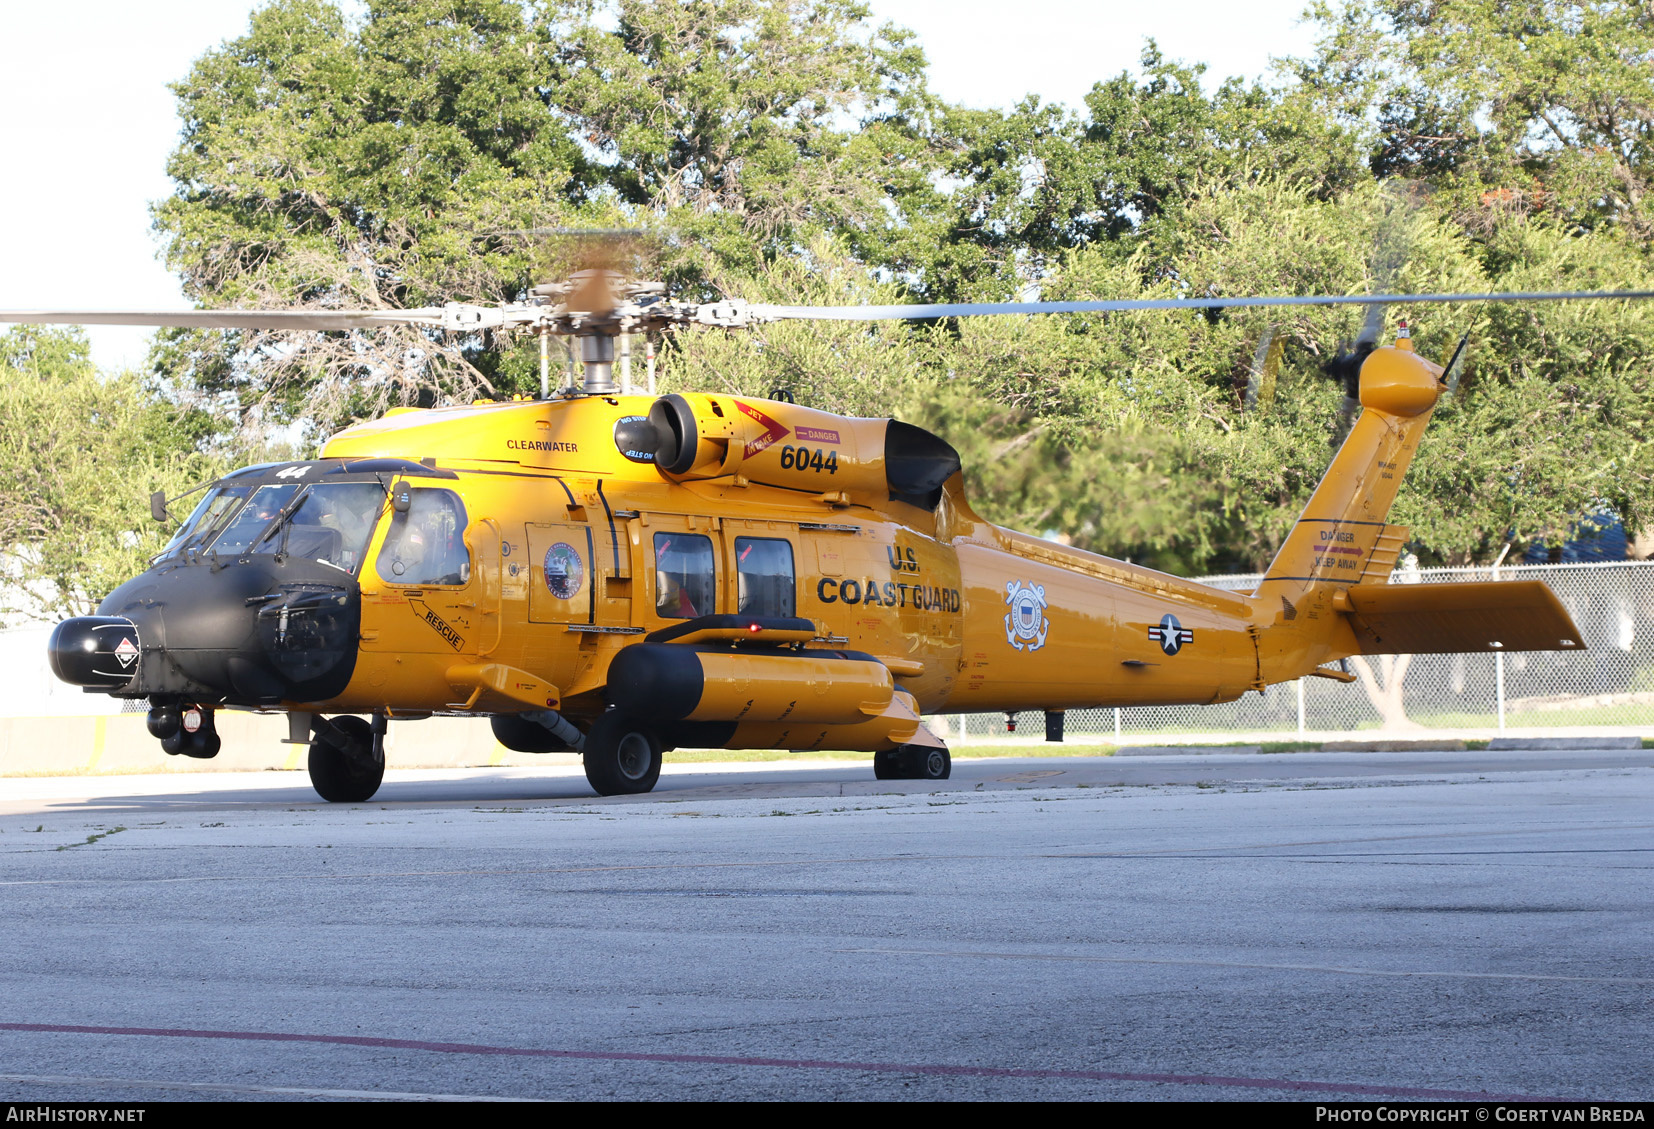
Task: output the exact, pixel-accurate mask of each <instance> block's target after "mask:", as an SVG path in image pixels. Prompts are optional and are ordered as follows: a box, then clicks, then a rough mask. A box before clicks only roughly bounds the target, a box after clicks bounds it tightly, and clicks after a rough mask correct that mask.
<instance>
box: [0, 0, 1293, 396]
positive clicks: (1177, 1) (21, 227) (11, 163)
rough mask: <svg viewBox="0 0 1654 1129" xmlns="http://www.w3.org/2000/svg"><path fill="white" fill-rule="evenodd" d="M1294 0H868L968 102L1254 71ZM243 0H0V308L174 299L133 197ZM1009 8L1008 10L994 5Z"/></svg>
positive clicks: (120, 339) (116, 336)
mask: <svg viewBox="0 0 1654 1129" xmlns="http://www.w3.org/2000/svg"><path fill="white" fill-rule="evenodd" d="M1304 4H1305V0H1251V2H1250V3H1245V4H1241V3H1235V2H1234V0H1227V2H1222V0H1160V2H1159V3H1156V4H1120V3H1112V2H1108V0H1102V2H1098V0H1093V2H1091V3H1079V2H1074V0H1012V2H1010V3H1007V2H1006V0H871V4H870V6H871V7H872V9H873V12H874V16H875V19H876V20H878V21H880V22H883V21H886V20H888V21H891V22H894V23H897V24H901V25H904V26H907V27H910V28H912V29H914V30H915V31H916V32H918V33H919V42H920V43H921V44H922V45H923V46H924V48H925V51H926V54H927V55H928V56H929V58H930V62H931V84H932V87H933V88H934V89H935V90H936V91H937V92H938V93H939V94H940V95H942V96H943V97H944V98H947V99H949V100H952V101H956V102H963V103H965V104H967V105H971V106H977V107H991V106H1000V107H1004V106H1010V105H1011V104H1013V103H1015V102H1017V101H1020V100H1021V99H1022V98H1023V97H1024V96H1026V95H1027V94H1030V93H1034V94H1038V95H1040V97H1041V98H1042V99H1044V100H1045V101H1048V102H1065V103H1067V104H1069V105H1074V106H1077V105H1079V104H1080V100H1081V98H1082V97H1083V96H1084V94H1085V93H1086V92H1087V91H1088V90H1090V89H1091V85H1092V84H1093V83H1094V82H1097V81H1099V80H1101V79H1104V78H1108V77H1112V76H1113V75H1116V74H1118V73H1119V72H1120V71H1122V70H1135V69H1136V64H1137V58H1138V56H1139V54H1140V53H1141V51H1142V47H1143V40H1144V39H1145V38H1147V37H1153V38H1154V39H1155V40H1156V41H1157V42H1158V43H1159V44H1160V47H1161V49H1162V51H1163V52H1164V53H1165V54H1166V55H1167V56H1168V57H1170V58H1174V59H1180V60H1183V61H1185V62H1191V63H1192V62H1204V63H1207V64H1208V65H1209V69H1208V72H1207V79H1208V82H1221V81H1222V80H1223V78H1225V77H1227V76H1229V75H1243V76H1247V77H1258V76H1260V75H1263V74H1264V73H1265V72H1266V71H1267V70H1268V68H1269V60H1270V57H1271V56H1280V55H1301V54H1306V53H1307V52H1308V50H1309V47H1310V43H1311V40H1312V38H1313V37H1312V35H1311V32H1310V29H1309V28H1308V27H1307V26H1305V25H1301V24H1299V23H1298V16H1299V14H1300V11H1301V9H1302V8H1303V6H1304ZM259 6H260V3H259V2H255V0H143V2H141V3H134V2H133V0H81V2H80V3H77V4H75V5H73V6H72V7H71V8H68V9H60V8H55V7H53V6H51V5H47V4H37V3H23V2H14V3H9V4H7V5H6V9H7V10H6V13H5V19H4V22H3V25H0V26H3V28H4V31H5V35H4V36H3V37H0V106H3V107H4V124H3V125H0V138H4V148H5V150H6V152H7V154H8V159H7V161H6V169H5V174H4V175H3V176H0V217H3V220H0V224H3V226H0V309H88V310H89V309H115V308H127V309H181V308H184V307H186V306H187V303H185V302H184V300H183V297H182V295H181V294H180V292H179V290H178V286H177V283H176V281H175V280H174V278H173V277H172V275H171V274H169V273H168V272H167V271H166V269H165V268H164V267H163V266H162V265H161V263H160V262H159V261H158V260H157V259H156V253H157V245H156V243H155V241H154V238H153V237H152V235H151V234H150V230H149V215H148V211H147V208H148V205H149V202H150V201H152V200H155V199H158V198H160V197H162V196H165V195H166V194H167V192H168V191H169V189H170V187H171V186H170V183H169V181H168V180H167V177H166V173H165V164H166V159H167V155H168V153H170V152H171V150H172V148H173V146H174V144H175V143H176V141H177V133H178V122H177V117H176V108H175V106H174V102H173V98H172V95H171V93H170V92H169V91H168V90H167V89H166V84H167V83H169V82H172V81H175V80H177V79H179V78H182V77H183V76H184V75H185V74H186V73H187V71H188V70H189V66H190V63H191V62H192V61H193V60H194V59H195V58H197V57H198V56H199V55H200V54H201V53H202V52H203V51H205V50H206V49H207V48H209V47H211V46H213V45H215V44H217V43H219V42H222V41H223V40H225V39H227V38H231V37H234V36H236V35H239V34H241V33H242V32H244V31H245V30H246V27H247V15H248V13H249V12H251V11H252V10H253V9H254V8H256V7H259ZM1008 12H1012V13H1015V15H1016V18H1015V19H1010V20H1008V19H1007V13H1008ZM90 332H91V339H92V349H93V357H94V359H95V360H96V361H97V362H98V363H99V364H100V365H103V366H106V367H114V366H119V365H138V364H141V363H142V361H143V358H144V352H145V342H146V340H147V338H148V335H149V332H150V331H148V330H142V329H124V328H113V327H109V328H101V329H93V330H91V331H90Z"/></svg>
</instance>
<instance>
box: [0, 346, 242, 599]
mask: <svg viewBox="0 0 1654 1129" xmlns="http://www.w3.org/2000/svg"><path fill="white" fill-rule="evenodd" d="M206 429H207V421H206V420H205V419H204V418H203V417H201V416H200V415H198V414H196V413H193V412H190V411H188V410H182V409H180V408H179V407H177V406H176V405H174V404H172V403H170V402H168V401H166V400H165V399H163V398H161V397H159V396H157V395H155V394H154V392H153V391H152V390H150V389H146V388H145V387H144V386H143V385H142V384H141V383H140V381H139V379H138V377H137V376H135V375H133V374H131V373H127V374H123V375H121V376H117V377H112V378H105V377H102V376H100V375H99V374H98V373H97V371H96V370H95V369H94V368H93V366H92V364H91V362H90V360H89V359H88V351H87V345H86V338H85V336H84V334H82V333H81V332H79V331H66V330H45V329H35V328H32V327H31V328H17V329H12V330H9V331H8V332H6V333H5V334H4V335H0V468H3V470H0V540H4V542H5V544H6V545H7V546H8V554H7V556H6V558H5V563H4V575H5V579H6V581H7V591H8V599H7V601H6V604H7V606H6V607H5V608H4V609H0V610H4V611H5V612H7V613H22V614H25V615H30V616H51V617H56V616H67V615H84V614H86V613H88V612H89V611H91V610H92V609H93V608H94V607H95V606H96V605H97V603H98V601H99V600H101V599H102V598H103V597H104V596H105V595H106V594H107V593H108V592H109V591H110V590H111V589H112V588H114V587H115V586H116V585H118V584H120V583H122V582H123V581H125V580H127V579H128V578H130V577H131V576H133V575H135V574H136V573H138V572H141V571H142V570H143V568H144V564H145V562H146V561H147V560H148V559H149V558H150V557H151V556H153V555H154V554H155V553H156V552H157V551H159V550H160V548H161V546H162V544H163V543H164V541H165V539H166V536H167V535H168V534H169V533H170V532H171V530H170V529H167V528H164V527H162V526H160V525H158V524H156V522H155V521H154V520H153V519H152V518H151V517H150V513H149V494H150V492H151V491H154V490H164V491H166V492H167V493H168V494H169V495H173V494H179V493H182V492H183V491H184V490H186V489H188V488H189V487H190V486H193V485H196V484H198V483H199V482H201V481H203V480H207V479H211V478H213V477H215V476H216V475H217V474H218V473H219V472H220V471H221V470H222V469H223V464H222V463H221V462H220V461H219V460H217V459H215V458H213V457H211V456H208V455H203V454H201V453H200V451H199V450H198V446H199V444H200V441H201V440H202V438H203V435H204V432H205V431H206Z"/></svg>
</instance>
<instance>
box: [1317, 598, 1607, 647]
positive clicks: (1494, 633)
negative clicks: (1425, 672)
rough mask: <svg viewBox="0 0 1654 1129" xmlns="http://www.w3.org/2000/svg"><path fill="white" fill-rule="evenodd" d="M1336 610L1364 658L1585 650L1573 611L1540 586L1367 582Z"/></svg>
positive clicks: (1336, 602)
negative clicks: (1345, 617) (1351, 630)
mask: <svg viewBox="0 0 1654 1129" xmlns="http://www.w3.org/2000/svg"><path fill="white" fill-rule="evenodd" d="M1334 606H1335V607H1337V608H1338V610H1340V611H1342V612H1345V613H1346V614H1347V615H1348V616H1349V617H1350V626H1351V627H1353V628H1354V629H1355V636H1356V638H1357V639H1358V640H1359V641H1360V643H1361V651H1360V653H1361V654H1363V655H1443V654H1451V653H1454V652H1457V651H1576V650H1584V649H1585V640H1583V639H1582V638H1580V634H1579V628H1577V627H1575V626H1574V621H1573V619H1572V617H1570V616H1569V615H1568V612H1567V609H1565V608H1564V607H1563V606H1562V602H1561V601H1560V600H1558V599H1557V598H1556V594H1555V593H1554V592H1552V591H1551V590H1550V589H1549V588H1547V587H1546V586H1545V585H1544V583H1543V582H1541V581H1538V580H1511V581H1483V582H1480V583H1475V584H1384V585H1376V584H1375V585H1366V584H1361V585H1357V586H1355V587H1353V588H1348V589H1346V590H1345V591H1343V592H1341V593H1339V595H1338V596H1337V597H1336V598H1335V600H1334Z"/></svg>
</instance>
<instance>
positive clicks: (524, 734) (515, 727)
mask: <svg viewBox="0 0 1654 1129" xmlns="http://www.w3.org/2000/svg"><path fill="white" fill-rule="evenodd" d="M488 723H489V725H491V726H492V727H493V729H494V740H496V741H498V742H499V743H500V744H502V745H504V746H505V747H506V748H508V749H510V750H511V751H512V752H514V753H568V752H572V751H573V750H572V749H570V748H569V747H568V746H567V745H565V744H563V742H561V741H559V740H558V739H557V738H556V737H555V736H554V735H553V734H552V732H551V730H549V729H547V728H546V727H545V726H543V725H541V724H540V723H539V722H535V721H528V720H527V719H525V718H521V717H518V716H517V715H516V714H511V713H497V714H495V715H494V716H493V717H491V718H489V719H488Z"/></svg>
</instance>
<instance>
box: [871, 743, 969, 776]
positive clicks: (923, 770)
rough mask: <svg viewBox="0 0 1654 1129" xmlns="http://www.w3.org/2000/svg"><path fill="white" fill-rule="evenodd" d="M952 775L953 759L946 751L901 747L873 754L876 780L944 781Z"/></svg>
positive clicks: (908, 746) (917, 746) (912, 746)
mask: <svg viewBox="0 0 1654 1129" xmlns="http://www.w3.org/2000/svg"><path fill="white" fill-rule="evenodd" d="M952 774H953V757H952V756H950V755H949V754H948V751H947V750H946V749H932V748H927V747H925V746H922V745H901V746H899V747H897V748H894V749H886V750H884V751H883V752H879V753H874V754H873V776H874V778H875V779H878V780H946V779H947V778H948V777H949V776H951V775H952Z"/></svg>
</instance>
